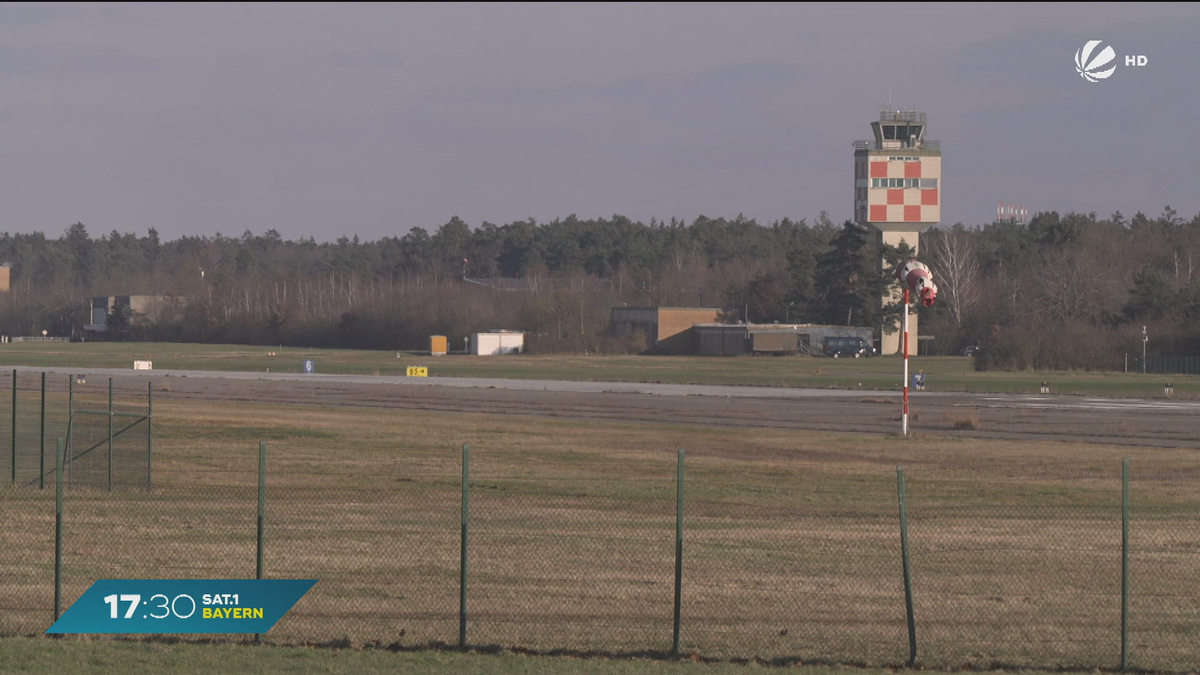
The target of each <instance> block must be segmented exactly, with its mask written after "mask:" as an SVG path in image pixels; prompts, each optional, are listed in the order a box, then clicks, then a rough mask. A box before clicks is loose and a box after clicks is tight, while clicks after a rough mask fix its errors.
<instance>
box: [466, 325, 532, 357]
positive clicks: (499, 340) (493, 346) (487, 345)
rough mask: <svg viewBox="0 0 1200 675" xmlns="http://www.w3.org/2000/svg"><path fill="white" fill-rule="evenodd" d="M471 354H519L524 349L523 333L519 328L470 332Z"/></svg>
mask: <svg viewBox="0 0 1200 675" xmlns="http://www.w3.org/2000/svg"><path fill="white" fill-rule="evenodd" d="M468 351H469V352H470V353H471V354H475V355H479V356H491V355H494V354H520V353H523V352H524V351H525V333H523V332H521V331H519V330H492V331H488V332H486V333H472V334H471V343H470V349H469V350H468Z"/></svg>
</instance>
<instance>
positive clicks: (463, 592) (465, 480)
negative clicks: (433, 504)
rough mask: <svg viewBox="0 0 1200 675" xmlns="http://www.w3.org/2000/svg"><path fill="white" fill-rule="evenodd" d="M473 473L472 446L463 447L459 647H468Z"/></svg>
mask: <svg viewBox="0 0 1200 675" xmlns="http://www.w3.org/2000/svg"><path fill="white" fill-rule="evenodd" d="M470 474H471V446H469V445H465V444H464V445H463V447H462V539H461V540H460V542H459V559H458V648H459V649H466V648H467V525H468V521H469V519H468V517H467V516H468V514H469V513H470V509H469V503H468V502H469V499H470V494H471V492H470V488H469V487H468V485H469V480H470Z"/></svg>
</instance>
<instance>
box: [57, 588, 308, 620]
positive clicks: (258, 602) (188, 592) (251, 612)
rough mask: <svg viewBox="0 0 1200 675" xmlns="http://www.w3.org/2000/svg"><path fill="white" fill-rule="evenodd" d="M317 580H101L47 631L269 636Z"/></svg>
mask: <svg viewBox="0 0 1200 675" xmlns="http://www.w3.org/2000/svg"><path fill="white" fill-rule="evenodd" d="M315 583H317V580H316V579H100V580H99V581H97V582H96V583H94V584H92V585H91V587H89V588H88V589H87V591H85V592H84V594H83V595H82V596H80V597H79V599H78V600H76V601H75V603H74V604H73V605H71V606H70V607H69V608H68V609H67V611H65V612H63V614H62V616H60V617H59V618H58V621H55V622H54V625H53V626H50V630H48V631H46V632H47V633H266V632H267V631H269V630H271V627H272V626H274V625H275V623H276V622H278V621H279V620H280V619H281V618H283V615H284V614H286V613H287V611H288V610H289V609H291V608H292V606H293V605H295V604H296V602H297V601H299V600H300V598H302V597H304V594H305V593H307V592H308V589H310V588H312V587H313V584H315Z"/></svg>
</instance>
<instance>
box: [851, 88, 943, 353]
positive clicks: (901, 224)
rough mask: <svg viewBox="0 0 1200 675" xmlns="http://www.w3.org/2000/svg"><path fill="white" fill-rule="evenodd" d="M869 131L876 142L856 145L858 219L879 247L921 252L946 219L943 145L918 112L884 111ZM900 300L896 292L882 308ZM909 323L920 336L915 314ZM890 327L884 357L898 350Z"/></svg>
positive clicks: (884, 341) (894, 328) (897, 335)
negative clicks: (924, 237)
mask: <svg viewBox="0 0 1200 675" xmlns="http://www.w3.org/2000/svg"><path fill="white" fill-rule="evenodd" d="M871 131H872V132H874V135H875V138H874V139H872V140H869V141H855V143H854V220H855V221H857V222H858V223H859V224H862V225H870V226H871V227H872V228H874V230H875V232H876V233H877V235H876V241H877V242H879V243H884V244H890V245H892V246H898V245H899V244H900V243H901V242H905V243H907V244H908V245H909V246H911V247H912V248H913V249H914V250H919V249H920V245H919V244H920V233H921V231H922V230H925V229H928V228H929V227H930V226H932V225H935V224H937V223H938V222H939V221H940V220H941V218H942V207H941V204H942V199H941V188H942V186H941V182H942V150H941V145H940V144H939V143H938V142H937V141H931V140H929V139H928V138H927V134H926V131H927V128H926V124H925V113H923V112H920V111H918V110H915V109H909V110H906V111H903V112H901V111H899V110H891V109H890V108H883V109H882V110H881V111H880V113H879V121H877V122H871ZM878 248H879V250H880V251H882V250H883V249H882V247H878ZM879 266H880V269H882V268H883V256H882V253H881V254H880V257H879ZM899 300H900V295H899V292H897V293H896V295H895V296H894V297H888V296H885V297H882V298H880V304H881V305H882V304H883V303H884V302H899ZM909 321H910V324H911V325H910V331H911V332H912V333H913V334H915V335H920V332H919V331H918V330H917V317H916V315H915V313H914V315H913V316H912V317H911V318H910V319H909ZM890 329H892V332H891V334H889V333H888V332H887V330H886V329H885V330H882V331H881V335H882V340H881V344H880V350H879V353H880V354H895V353H896V352H897V351H899V350H900V339H901V337H900V331H899V326H892V327H890Z"/></svg>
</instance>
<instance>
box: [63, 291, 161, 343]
mask: <svg viewBox="0 0 1200 675" xmlns="http://www.w3.org/2000/svg"><path fill="white" fill-rule="evenodd" d="M178 300H179V299H178V298H172V297H170V296H166V295H110V296H100V297H93V298H92V306H91V312H90V314H89V316H90V318H91V323H89V324H87V325H85V326H83V331H84V333H85V334H86V335H88V336H91V337H93V338H95V337H99V336H102V335H105V334H106V333H109V332H110V331H111V330H119V329H126V328H136V327H138V326H140V325H144V324H145V323H148V322H155V321H158V319H159V317H160V315H161V314H162V311H163V309H164V308H165V307H167V306H170V305H172V304H173V303H175V302H177V301H178ZM114 314H117V315H120V314H123V315H124V320H123V322H126V323H125V325H123V326H119V327H118V326H114V325H113V316H114Z"/></svg>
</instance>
